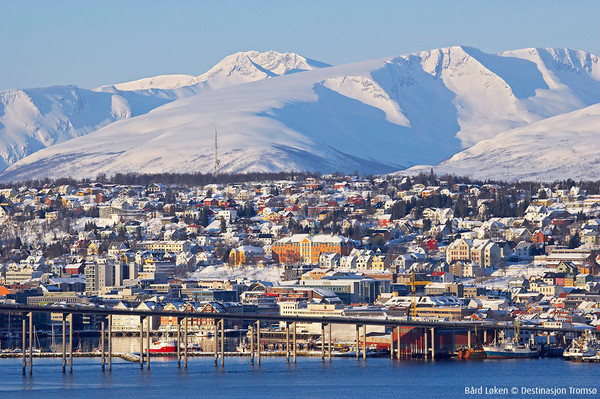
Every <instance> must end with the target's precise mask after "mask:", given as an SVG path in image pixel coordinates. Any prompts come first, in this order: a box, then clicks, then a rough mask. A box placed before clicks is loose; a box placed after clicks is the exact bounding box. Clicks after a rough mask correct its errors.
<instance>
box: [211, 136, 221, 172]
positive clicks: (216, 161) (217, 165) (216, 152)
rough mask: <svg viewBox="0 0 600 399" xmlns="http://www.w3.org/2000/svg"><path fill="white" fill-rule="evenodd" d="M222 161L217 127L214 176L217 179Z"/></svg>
mask: <svg viewBox="0 0 600 399" xmlns="http://www.w3.org/2000/svg"><path fill="white" fill-rule="evenodd" d="M220 163H221V161H219V147H218V145H217V129H215V167H214V171H213V177H214V179H215V181H216V180H217V175H218V174H219V164H220Z"/></svg>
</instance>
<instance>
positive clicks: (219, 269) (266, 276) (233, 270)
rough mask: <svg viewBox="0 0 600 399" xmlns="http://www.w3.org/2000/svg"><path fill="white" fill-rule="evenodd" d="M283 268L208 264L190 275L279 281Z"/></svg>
mask: <svg viewBox="0 0 600 399" xmlns="http://www.w3.org/2000/svg"><path fill="white" fill-rule="evenodd" d="M282 273H283V269H282V268H280V267H265V268H259V267H256V266H236V267H231V266H207V267H205V268H204V269H202V270H199V271H196V272H194V273H192V274H191V275H190V277H191V278H193V279H198V280H202V279H223V280H231V279H238V278H247V279H249V280H253V281H256V280H258V281H269V282H273V283H277V282H279V281H281V275H282Z"/></svg>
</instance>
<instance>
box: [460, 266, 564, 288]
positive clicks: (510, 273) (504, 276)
mask: <svg viewBox="0 0 600 399" xmlns="http://www.w3.org/2000/svg"><path fill="white" fill-rule="evenodd" d="M550 271H555V270H554V269H549V268H547V267H544V266H537V265H533V264H532V263H519V264H513V265H509V266H507V267H505V268H502V269H498V270H496V271H494V272H493V273H492V274H491V276H486V277H483V278H481V277H478V278H476V279H468V280H465V281H463V283H464V284H477V285H483V286H485V287H487V288H489V289H504V288H506V287H507V286H508V282H509V281H511V280H513V279H515V278H518V277H523V278H526V279H529V278H531V277H534V276H535V277H540V278H541V277H543V276H544V274H545V273H546V272H550Z"/></svg>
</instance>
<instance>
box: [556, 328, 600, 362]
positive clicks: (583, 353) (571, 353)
mask: <svg viewBox="0 0 600 399" xmlns="http://www.w3.org/2000/svg"><path fill="white" fill-rule="evenodd" d="M599 351H600V344H599V343H598V341H596V339H595V338H594V336H593V335H592V334H591V333H589V332H587V331H586V333H585V334H584V335H583V336H581V337H580V338H579V339H574V340H573V342H571V346H569V348H567V349H566V350H565V351H564V352H563V355H562V356H563V358H565V359H567V360H573V361H581V360H582V359H583V358H589V357H593V356H596V354H597V353H598V352H599Z"/></svg>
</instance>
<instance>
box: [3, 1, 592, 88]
mask: <svg viewBox="0 0 600 399" xmlns="http://www.w3.org/2000/svg"><path fill="white" fill-rule="evenodd" d="M0 10H1V11H0V90H3V89H9V88H24V87H39V86H49V85H55V84H76V85H79V86H82V87H96V86H99V85H101V84H109V83H118V82H123V81H128V80H134V79H139V78H143V77H148V76H154V75H161V74H170V73H185V74H192V75H199V74H200V73H202V72H204V71H206V70H207V69H209V68H210V67H211V66H212V65H214V64H215V63H216V62H218V61H219V60H220V59H222V58H223V57H225V56H226V55H228V54H231V53H234V52H236V51H244V50H260V51H264V50H270V49H274V50H279V51H293V52H297V53H300V54H302V55H304V56H306V57H309V58H314V59H317V60H320V61H324V62H327V63H330V64H342V63H347V62H353V61H360V60H365V59H370V58H378V57H386V56H393V55H399V54H404V53H408V52H411V51H417V50H425V49H431V48H436V47H442V46H449V45H470V46H475V47H478V48H480V49H481V50H483V51H486V52H495V51H500V50H509V49H516V48H523V47H570V48H577V49H583V50H587V51H590V52H592V53H595V54H597V55H600V39H599V38H600V23H599V22H598V21H600V1H596V0H588V1H585V0H580V1H573V2H569V1H562V0H561V1H557V0H555V1H552V0H544V1H541V0H527V1H522V0H521V1H509V0H502V1H500V0H498V1H491V0H490V1H485V0H473V1H457V0H455V1H450V0H445V1H433V0H431V1H427V0H419V1H416V0H413V1H400V0H393V1H386V0H382V1H373V0H371V1H368V2H367V1H353V0H346V1H326V0H303V1H295V2H292V1H284V0H279V1H261V0H257V1H251V0H245V1H234V0H232V1H210V2H209V1H189V0H170V1H168V2H167V1H153V0H144V1H141V0H140V1H127V0H118V1H110V0H103V1H82V0H77V1H69V0H62V1H28V0H18V1H10V0H0Z"/></svg>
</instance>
